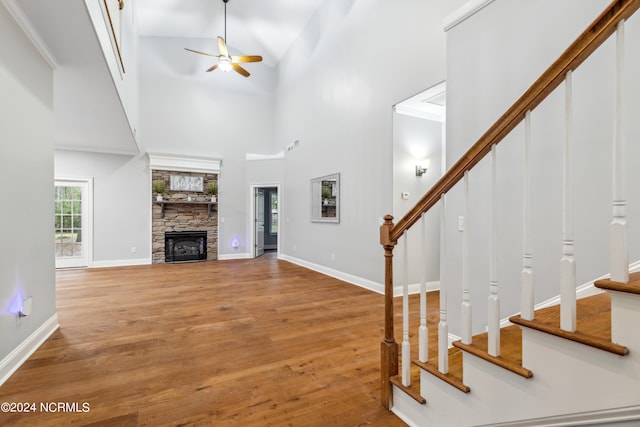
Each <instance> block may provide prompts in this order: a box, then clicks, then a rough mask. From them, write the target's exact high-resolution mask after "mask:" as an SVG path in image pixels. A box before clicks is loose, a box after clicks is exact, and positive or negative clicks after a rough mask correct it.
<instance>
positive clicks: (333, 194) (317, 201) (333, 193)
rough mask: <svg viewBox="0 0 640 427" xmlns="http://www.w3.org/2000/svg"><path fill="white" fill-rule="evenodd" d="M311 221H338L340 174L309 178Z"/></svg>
mask: <svg viewBox="0 0 640 427" xmlns="http://www.w3.org/2000/svg"><path fill="white" fill-rule="evenodd" d="M311 222H330V223H339V222H340V174H339V173H334V174H331V175H325V176H321V177H318V178H314V179H312V180H311Z"/></svg>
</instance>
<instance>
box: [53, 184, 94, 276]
mask: <svg viewBox="0 0 640 427" xmlns="http://www.w3.org/2000/svg"><path fill="white" fill-rule="evenodd" d="M91 187H92V186H91V180H59V179H57V180H55V196H54V203H55V209H54V225H55V228H54V239H55V247H56V268H71V267H88V266H89V261H90V259H91V254H90V251H91V247H92V245H91V235H92V228H91V221H90V219H91V215H90V209H91Z"/></svg>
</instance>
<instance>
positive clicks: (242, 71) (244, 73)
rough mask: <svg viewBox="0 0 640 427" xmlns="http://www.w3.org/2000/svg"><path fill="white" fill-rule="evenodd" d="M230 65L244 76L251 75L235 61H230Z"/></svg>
mask: <svg viewBox="0 0 640 427" xmlns="http://www.w3.org/2000/svg"><path fill="white" fill-rule="evenodd" d="M231 66H232V67H233V69H234V70H236V71H237V72H238V73H240V74H242V75H243V76H245V77H249V76H250V75H251V74H249V72H248V71H247V70H245V69H244V68H242V67H241V66H239V65H238V64H236V63H235V62H232V63H231Z"/></svg>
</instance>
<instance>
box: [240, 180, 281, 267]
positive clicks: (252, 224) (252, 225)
mask: <svg viewBox="0 0 640 427" xmlns="http://www.w3.org/2000/svg"><path fill="white" fill-rule="evenodd" d="M264 187H275V188H276V190H277V191H278V248H277V249H276V255H277V257H278V258H280V242H281V241H282V215H281V212H282V192H281V190H280V184H274V183H264V184H251V185H250V186H249V228H248V230H249V233H247V234H248V235H249V249H250V252H249V257H250V258H255V257H256V242H255V236H256V206H255V200H256V189H258V188H264Z"/></svg>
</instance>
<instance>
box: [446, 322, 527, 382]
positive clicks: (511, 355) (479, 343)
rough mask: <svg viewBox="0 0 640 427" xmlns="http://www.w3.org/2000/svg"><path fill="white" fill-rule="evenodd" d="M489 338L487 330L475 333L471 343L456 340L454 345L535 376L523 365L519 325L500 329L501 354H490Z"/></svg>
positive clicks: (490, 360)
mask: <svg viewBox="0 0 640 427" xmlns="http://www.w3.org/2000/svg"><path fill="white" fill-rule="evenodd" d="M488 340H489V334H488V333H487V332H485V333H482V334H478V335H474V336H473V337H472V340H471V344H463V343H462V341H455V342H454V343H453V345H454V346H455V347H457V348H459V349H461V350H464V351H466V352H468V353H471V354H473V355H474V356H477V357H480V358H482V359H484V360H486V361H488V362H491V363H493V364H495V365H498V366H500V367H502V368H504V369H507V370H509V371H511V372H513V373H515V374H518V375H520V376H522V377H525V378H531V377H532V376H533V373H532V372H531V371H530V370H528V369H526V368H524V367H523V366H522V330H521V329H520V328H519V327H518V326H516V325H511V326H507V327H504V328H501V329H500V355H499V356H497V357H494V356H491V355H490V354H489V352H488V348H489V347H488Z"/></svg>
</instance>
